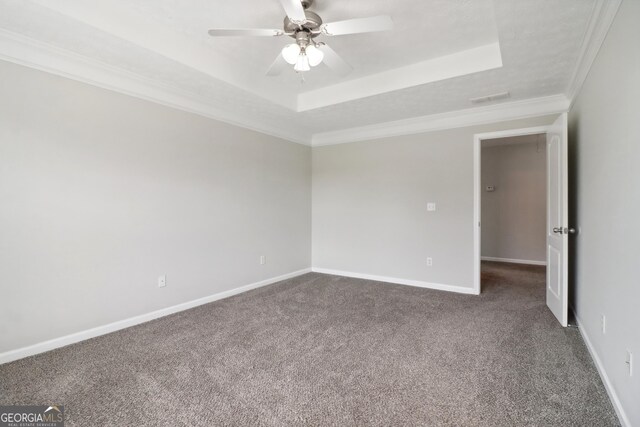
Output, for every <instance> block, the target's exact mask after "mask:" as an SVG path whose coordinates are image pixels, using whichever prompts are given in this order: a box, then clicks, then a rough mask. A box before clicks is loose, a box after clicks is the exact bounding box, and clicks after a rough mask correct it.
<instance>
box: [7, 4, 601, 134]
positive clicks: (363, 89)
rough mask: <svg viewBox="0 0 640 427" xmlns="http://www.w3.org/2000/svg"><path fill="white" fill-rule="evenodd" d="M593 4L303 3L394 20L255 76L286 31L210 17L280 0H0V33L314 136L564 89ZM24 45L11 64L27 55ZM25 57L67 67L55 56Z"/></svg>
mask: <svg viewBox="0 0 640 427" xmlns="http://www.w3.org/2000/svg"><path fill="white" fill-rule="evenodd" d="M597 4H598V1H597V0H566V1H562V2H558V1H557V0H428V1H416V0H395V1H393V2H389V1H383V0H369V1H358V2H355V1H350V2H345V1H337V0H316V3H315V4H314V5H313V6H312V10H314V11H315V12H316V13H319V14H320V15H321V16H322V18H323V19H324V20H325V21H336V20H342V19H349V18H356V17H367V16H373V15H380V14H387V15H389V16H391V17H392V19H393V21H394V24H395V28H394V30H392V31H389V32H382V33H371V34H361V35H351V36H340V37H326V36H325V37H324V39H323V41H326V42H327V43H329V44H330V45H331V46H332V47H333V49H334V50H336V51H337V52H338V53H339V54H340V55H341V56H342V57H343V58H344V59H345V60H346V61H347V62H349V63H350V64H351V65H352V66H353V68H354V70H353V72H352V73H351V74H350V75H348V76H346V77H340V76H337V75H335V74H333V73H332V72H331V70H329V69H328V68H326V67H324V66H323V65H321V66H319V67H317V68H315V69H312V70H311V71H310V72H308V73H305V81H304V83H302V82H301V81H300V76H299V75H297V74H296V73H294V72H293V71H292V70H291V72H289V73H284V74H283V75H281V76H279V77H277V78H273V77H267V76H265V75H264V73H265V71H266V69H267V68H268V67H269V65H270V64H271V63H272V62H273V59H274V58H275V57H276V55H278V53H279V51H280V49H281V48H282V47H283V46H284V45H285V44H287V43H288V42H289V40H290V39H289V38H288V37H279V38H269V37H267V38H216V39H213V38H210V37H209V36H208V35H207V30H208V29H209V28H213V27H240V28H252V27H257V28H279V27H280V26H281V23H282V20H283V17H284V12H283V10H282V8H281V6H280V4H279V2H278V0H261V1H258V0H249V1H247V2H228V1H215V0H209V1H202V0H197V1H189V2H185V1H177V0H137V1H135V2H130V1H124V0H110V1H109V2H83V1H81V0H56V1H55V2H51V1H45V0H22V1H19V2H18V1H14V0H0V9H1V10H2V13H0V41H1V40H2V39H3V38H5V39H10V40H12V41H13V42H16V41H19V42H20V43H22V44H25V45H27V44H29V45H31V46H37V48H38V49H40V50H45V49H48V50H49V51H50V52H51V54H52V55H53V54H59V55H61V56H65V55H66V56H67V57H73V58H74V59H75V60H79V59H82V60H84V61H86V62H87V63H90V64H92V65H91V66H92V67H94V68H96V67H98V66H103V68H104V69H107V70H110V71H112V72H113V73H120V75H122V76H126V77H127V78H129V79H139V80H140V81H144V82H145V83H147V84H151V85H153V86H154V87H155V88H156V89H158V90H167V91H169V92H172V93H173V94H179V96H180V97H183V98H185V99H186V98H190V99H191V100H192V101H193V102H195V103H197V104H198V105H201V106H205V107H206V108H208V109H209V110H210V111H211V112H212V113H211V115H213V116H215V115H216V112H217V114H218V115H219V116H220V117H221V118H222V119H225V118H227V119H228V118H229V117H231V118H237V120H232V119H228V120H227V121H232V122H237V123H238V124H241V125H242V124H243V122H246V123H252V124H253V125H252V126H249V127H253V128H256V129H259V130H260V129H286V132H281V133H280V134H281V136H284V137H288V138H289V139H295V140H298V141H309V140H310V139H311V136H312V135H313V134H317V133H326V132H333V131H337V130H340V129H348V128H353V127H359V126H367V125H373V124H377V123H380V122H386V121H394V120H403V119H409V118H412V117H418V116H426V115H432V114H441V113H445V112H449V111H455V110H464V109H468V108H471V107H474V105H472V104H471V103H470V101H469V100H470V98H475V97H479V96H485V95H490V94H493V93H498V92H504V91H508V92H509V93H510V98H509V99H507V100H503V101H499V102H513V101H519V100H525V99H531V98H539V97H547V96H550V95H558V94H563V93H565V92H566V90H567V87H568V85H569V83H570V80H571V78H572V75H573V74H574V71H575V68H576V64H577V62H578V60H579V56H580V52H581V47H582V45H583V40H584V37H585V34H586V33H587V30H588V26H589V23H590V19H591V18H592V15H593V13H594V9H595V7H596V5H597ZM9 50H10V49H8V48H5V49H4V52H3V51H2V50H1V49H0V57H2V58H4V59H8V60H13V59H14V58H18V57H19V56H20V55H19V53H15V52H9ZM22 56H23V57H22V58H20V61H18V60H16V62H22V63H25V64H26V65H33V64H31V63H33V62H35V61H36V60H35V59H32V58H30V57H27V58H25V55H22ZM32 56H33V55H32ZM49 62H51V61H49ZM35 65H39V66H40V67H39V68H43V69H46V70H47V71H53V72H56V71H58V72H59V73H60V74H64V75H67V76H70V77H74V76H73V72H71V71H69V70H68V69H65V70H56V66H55V65H54V64H35ZM59 68H61V69H62V68H63V65H60V66H59ZM76 68H78V67H76ZM79 73H80V72H78V74H79ZM85 74H86V72H85ZM80 77H82V79H83V80H85V81H91V77H90V76H86V75H84V76H80ZM94 80H96V79H94ZM102 86H105V87H107V86H109V85H108V84H105V83H103V84H102ZM112 86H113V85H112ZM125 92H126V93H131V94H134V95H135V93H134V91H132V90H128V91H125ZM147 98H153V97H149V96H148V97H147ZM272 133H273V132H272Z"/></svg>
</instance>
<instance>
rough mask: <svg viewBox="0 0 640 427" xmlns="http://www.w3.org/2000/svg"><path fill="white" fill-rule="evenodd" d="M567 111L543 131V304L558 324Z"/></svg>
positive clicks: (564, 262)
mask: <svg viewBox="0 0 640 427" xmlns="http://www.w3.org/2000/svg"><path fill="white" fill-rule="evenodd" d="M568 172H569V171H568V159H567V114H566V113H564V114H562V115H561V116H560V117H559V118H558V120H556V121H555V123H554V124H553V126H551V128H550V129H549V131H548V132H547V306H549V309H550V310H551V311H552V312H553V314H554V315H555V316H556V317H557V318H558V321H559V322H560V323H561V324H562V326H567V321H568V319H567V317H568V310H569V299H568V295H567V292H568V288H569V284H568V270H569V260H568V252H569V247H568V246H569V236H568V233H569V226H568V218H569V217H568V214H569V212H568V211H569V203H568V194H567V191H568V185H567V184H568V182H567V181H568Z"/></svg>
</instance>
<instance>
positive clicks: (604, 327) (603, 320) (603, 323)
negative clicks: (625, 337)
mask: <svg viewBox="0 0 640 427" xmlns="http://www.w3.org/2000/svg"><path fill="white" fill-rule="evenodd" d="M600 325H601V326H602V335H604V334H606V333H607V316H605V315H604V314H603V315H602V317H601V318H600Z"/></svg>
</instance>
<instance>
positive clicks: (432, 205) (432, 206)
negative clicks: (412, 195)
mask: <svg viewBox="0 0 640 427" xmlns="http://www.w3.org/2000/svg"><path fill="white" fill-rule="evenodd" d="M435 210H436V204H435V203H433V202H431V203H427V211H429V212H434V211H435Z"/></svg>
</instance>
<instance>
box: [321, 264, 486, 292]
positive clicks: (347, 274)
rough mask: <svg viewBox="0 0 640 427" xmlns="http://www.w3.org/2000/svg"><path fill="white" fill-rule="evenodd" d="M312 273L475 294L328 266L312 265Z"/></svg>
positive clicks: (438, 285)
mask: <svg viewBox="0 0 640 427" xmlns="http://www.w3.org/2000/svg"><path fill="white" fill-rule="evenodd" d="M311 271H313V272H314V273H323V274H332V275H334V276H344V277H353V278H355V279H366V280H375V281H378V282H388V283H394V284H398V285H408V286H416V287H419V288H427V289H436V290H439V291H448V292H456V293H459V294H472V295H477V292H476V291H475V289H473V288H471V287H469V288H465V287H463V286H454V285H443V284H441V283H429V282H422V281H419V280H409V279H398V278H396V277H386V276H376V275H373V274H363V273H353V272H350V271H340V270H331V269H328V268H316V267H313V268H312V269H311Z"/></svg>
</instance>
